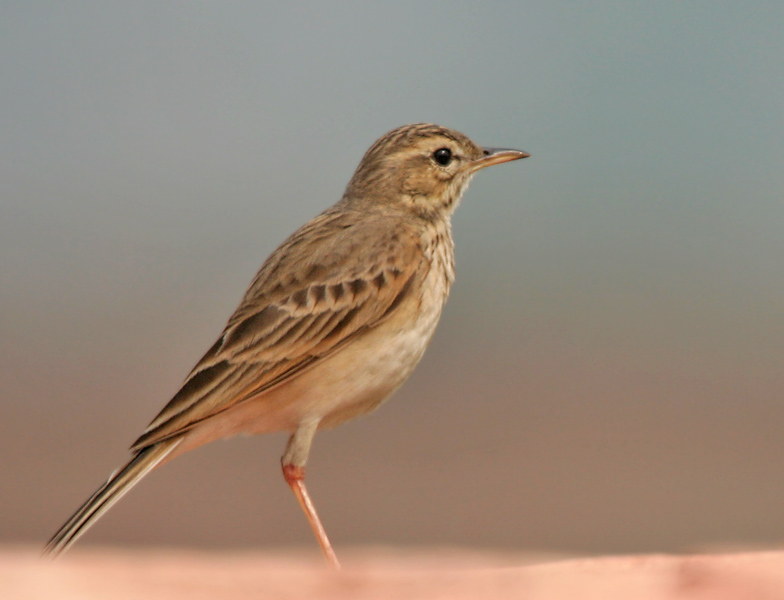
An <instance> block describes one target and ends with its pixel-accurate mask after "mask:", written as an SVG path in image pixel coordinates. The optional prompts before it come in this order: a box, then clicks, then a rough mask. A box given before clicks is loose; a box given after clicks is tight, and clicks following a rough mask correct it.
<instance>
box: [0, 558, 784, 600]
mask: <svg viewBox="0 0 784 600" xmlns="http://www.w3.org/2000/svg"><path fill="white" fill-rule="evenodd" d="M341 557H342V559H343V562H344V565H345V568H344V570H343V571H342V572H339V573H338V572H333V571H330V570H329V569H327V568H326V567H325V566H324V564H323V561H322V560H321V558H320V557H319V556H317V555H315V554H314V553H312V552H295V551H281V552H272V551H269V552H264V553H262V552H220V553H219V552H192V551H179V550H150V551H129V550H114V549H104V550H101V549H89V548H88V549H85V550H81V551H80V550H78V549H77V550H76V551H74V552H73V553H71V554H69V555H67V556H65V557H64V558H62V559H59V560H57V561H54V562H52V561H49V560H45V559H39V558H38V554H37V551H35V550H31V549H29V548H22V549H17V548H5V549H3V550H0V598H2V599H3V600H34V599H36V600H37V599H39V598H40V599H43V598H56V599H58V600H72V599H73V600H75V599H79V600H90V599H93V598H95V599H98V598H100V599H102V600H120V599H122V600H125V599H128V600H130V599H132V598H133V599H138V598H145V599H149V600H156V599H164V598H165V599H167V600H176V599H178V598H188V599H190V600H200V599H202V598H203V599H207V598H221V599H225V600H231V599H234V598H254V599H265V598H285V599H287V600H296V599H300V598H302V599H305V598H308V599H320V598H324V599H338V598H340V599H351V598H373V599H379V600H384V599H390V600H391V599H394V598H405V599H407V600H417V599H420V598H422V599H424V598H427V599H429V600H440V599H444V600H446V599H450V600H461V599H463V598H474V599H475V598H524V599H530V600H556V599H558V600H567V599H569V600H580V599H602V600H612V599H615V598H619V599H620V598H624V599H628V598H633V599H634V600H664V599H672V598H679V599H688V600H709V599H710V600H718V599H727V600H730V599H733V600H736V599H743V600H746V599H778V598H784V552H754V553H741V554H722V555H695V556H664V555H662V556H658V555H648V556H633V557H630V556H621V557H602V558H591V559H569V560H552V559H550V560H544V559H539V560H533V559H531V558H530V557H528V558H526V557H524V556H522V555H508V554H507V555H504V554H494V553H489V552H488V553H481V552H467V551H453V550H431V551H424V550H412V551H405V550H394V551H392V550H384V549H376V548H369V549H354V550H349V551H345V550H344V551H343V552H341Z"/></svg>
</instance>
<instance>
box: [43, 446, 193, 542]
mask: <svg viewBox="0 0 784 600" xmlns="http://www.w3.org/2000/svg"><path fill="white" fill-rule="evenodd" d="M181 441H182V438H172V439H168V440H163V441H161V442H158V443H157V444H153V445H152V446H149V447H148V448H145V449H143V450H141V451H140V452H139V453H138V454H136V455H135V456H134V457H133V458H132V459H131V460H130V461H129V462H128V464H126V465H125V466H124V467H122V468H121V469H118V470H117V471H115V472H114V473H112V474H111V475H110V476H109V480H108V481H107V482H106V483H104V484H103V485H102V486H101V487H100V488H98V490H97V491H96V492H95V493H94V494H93V495H92V496H90V498H89V499H88V500H87V501H86V502H85V503H84V504H82V506H81V507H80V508H79V510H77V511H76V512H75V513H74V514H73V515H72V516H71V518H70V519H68V520H67V521H66V522H65V524H64V525H63V526H62V527H60V529H59V530H58V531H57V533H55V534H54V535H53V536H52V539H51V540H49V543H47V544H46V547H45V548H44V555H52V556H57V555H58V554H60V553H61V552H64V551H65V550H67V549H68V548H69V547H70V546H71V545H72V544H73V543H74V542H76V540H77V539H79V537H81V535H82V534H84V533H85V532H86V531H87V530H88V529H89V528H90V527H91V526H92V525H93V524H94V523H95V522H96V521H97V520H98V518H99V517H100V516H101V515H103V513H105V512H106V511H107V510H109V509H110V508H111V507H112V506H113V505H114V503H115V502H117V501H118V500H119V499H120V498H122V497H123V496H124V495H125V494H126V493H127V492H128V490H130V489H131V488H132V487H133V486H134V485H136V483H138V482H139V480H140V479H141V478H142V477H144V476H145V475H146V474H147V473H149V472H150V471H151V470H152V469H154V468H155V467H156V466H157V465H158V464H159V463H160V462H161V461H162V460H163V459H164V458H166V457H167V456H168V455H169V454H170V453H171V451H172V450H174V449H175V448H176V447H177V446H178V445H179V443H180V442H181Z"/></svg>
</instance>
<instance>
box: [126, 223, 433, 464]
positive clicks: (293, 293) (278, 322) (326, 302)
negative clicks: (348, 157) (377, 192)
mask: <svg viewBox="0 0 784 600" xmlns="http://www.w3.org/2000/svg"><path fill="white" fill-rule="evenodd" d="M338 216H341V215H338ZM350 216H351V215H350V214H349V217H350ZM342 217H343V218H342V219H338V218H334V215H330V214H329V213H325V214H324V215H322V216H321V217H319V218H317V219H315V220H314V221H311V223H308V224H307V225H305V226H304V227H303V230H308V229H309V228H310V229H311V230H313V228H314V223H315V231H314V232H312V233H311V235H310V236H307V235H303V234H302V230H300V231H299V232H297V233H295V234H294V235H293V236H291V238H289V240H287V241H286V242H285V243H284V244H283V245H282V246H281V247H280V248H279V249H278V250H277V251H276V252H275V253H274V254H273V255H272V256H271V257H270V258H269V259H268V260H267V262H266V263H265V264H264V266H263V267H262V269H261V271H259V273H258V275H257V276H256V278H255V279H254V281H253V283H252V284H251V287H250V288H249V290H248V292H247V293H246V295H245V297H244V299H243V301H242V303H241V304H240V306H239V307H238V308H237V310H236V311H235V313H234V315H232V317H231V318H230V319H229V322H228V325H227V326H226V329H225V330H224V331H223V335H222V336H221V337H220V338H219V340H218V341H217V342H216V343H215V344H214V345H213V346H212V348H210V350H209V351H208V352H207V353H206V354H205V355H204V357H203V358H202V359H201V360H200V361H199V363H197V365H196V366H195V367H194V369H193V370H192V371H191V373H190V375H189V376H188V377H187V379H186V380H185V382H184V383H183V386H182V388H181V389H180V390H179V391H178V392H177V394H175V395H174V397H173V398H172V399H171V400H170V401H169V403H168V404H167V405H166V406H165V407H164V408H163V410H162V411H161V412H160V413H159V414H158V416H157V417H156V418H155V419H154V420H153V421H152V422H151V423H150V425H149V426H148V428H147V429H146V430H145V432H144V433H143V434H142V436H141V437H140V438H139V439H138V440H136V442H135V443H134V445H133V446H132V449H133V450H135V451H138V450H139V449H141V448H145V447H147V446H149V445H150V444H154V443H156V442H159V441H161V440H163V439H167V438H171V437H173V436H175V435H179V434H181V433H183V432H184V431H187V430H188V429H190V428H191V427H193V426H194V425H195V424H197V423H199V422H201V421H203V420H205V419H208V418H210V417H211V416H214V415H216V414H218V413H220V412H223V411H225V410H226V409H228V408H230V407H232V406H234V405H235V404H237V403H238V402H242V401H243V400H247V399H249V398H253V397H258V396H259V395H260V394H262V393H263V392H265V391H267V390H269V389H271V388H273V387H275V386H277V385H280V384H281V383H284V382H285V381H287V380H289V379H290V378H292V377H295V376H296V375H298V374H299V373H301V372H302V371H303V370H305V369H308V368H311V367H312V366H314V365H315V364H317V363H318V362H319V361H321V360H323V359H324V358H325V357H327V356H329V355H330V354H332V353H333V352H335V351H336V350H337V349H338V348H340V347H341V346H342V345H343V344H345V343H346V342H347V341H348V340H350V339H352V338H353V337H355V336H357V335H361V334H362V333H363V332H364V331H367V330H368V329H371V328H373V327H376V326H378V325H379V324H380V323H382V322H383V321H385V320H386V319H387V318H388V317H389V316H390V315H391V314H392V312H393V311H394V310H395V309H396V308H397V307H398V306H399V305H400V303H401V302H402V300H403V299H404V298H405V297H406V296H407V295H408V294H409V293H410V292H411V291H412V289H413V287H414V286H415V284H416V283H417V281H422V279H424V277H425V275H426V273H427V271H428V270H429V267H430V265H429V262H428V260H427V259H426V257H425V255H424V253H423V251H422V248H421V247H420V244H419V243H418V241H417V240H412V239H410V238H409V239H405V238H403V237H402V236H401V234H400V233H398V232H397V231H396V228H394V227H391V226H390V225H393V224H391V223H385V224H382V225H387V226H386V227H383V226H382V227H379V224H377V223H376V224H374V223H367V222H366V221H367V218H365V220H364V221H363V222H360V223H359V224H357V223H352V221H351V219H350V218H349V219H347V218H346V215H342ZM319 219H321V221H320V222H318V221H319ZM346 221H348V224H349V225H350V226H351V227H361V228H362V229H363V230H366V231H367V232H368V234H367V235H366V236H363V235H361V232H359V231H356V230H355V231H353V232H352V235H351V236H350V237H349V236H346V235H345V234H344V232H345V230H346V229H348V227H347V223H346ZM379 231H380V233H379ZM358 234H359V235H358ZM349 240H350V243H347V241H349ZM412 242H413V243H412Z"/></svg>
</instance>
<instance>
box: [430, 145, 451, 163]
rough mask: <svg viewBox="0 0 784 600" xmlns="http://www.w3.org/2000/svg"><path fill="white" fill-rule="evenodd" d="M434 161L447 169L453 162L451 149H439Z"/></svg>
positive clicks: (434, 153) (434, 155) (434, 154)
mask: <svg viewBox="0 0 784 600" xmlns="http://www.w3.org/2000/svg"><path fill="white" fill-rule="evenodd" d="M433 160H435V161H436V162H437V163H438V164H439V165H441V166H442V167H445V166H447V165H448V164H449V163H450V162H451V161H452V151H451V150H450V149H449V148H439V149H438V150H436V151H435V152H433Z"/></svg>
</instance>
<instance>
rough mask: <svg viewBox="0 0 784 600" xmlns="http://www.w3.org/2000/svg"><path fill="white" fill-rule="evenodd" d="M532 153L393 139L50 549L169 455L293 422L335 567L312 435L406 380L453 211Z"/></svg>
mask: <svg viewBox="0 0 784 600" xmlns="http://www.w3.org/2000/svg"><path fill="white" fill-rule="evenodd" d="M526 156H528V155H527V154H526V153H524V152H521V151H518V150H493V149H483V148H480V147H479V146H477V145H476V144H474V143H473V142H472V141H471V140H469V139H468V138H467V137H466V136H464V135H463V134H461V133H458V132H456V131H452V130H449V129H446V128H443V127H439V126H437V125H431V124H418V125H409V126H405V127H400V128H398V129H395V130H393V131H391V132H389V133H387V134H386V135H385V136H383V137H381V138H380V139H379V140H378V141H377V142H376V143H375V144H373V146H371V147H370V149H369V150H368V151H367V152H366V153H365V156H364V157H363V159H362V161H361V162H360V164H359V167H358V168H357V170H356V172H355V173H354V176H353V177H352V179H351V181H350V182H349V184H348V186H347V188H346V192H345V194H344V195H343V198H342V199H341V200H340V201H339V202H338V203H337V204H335V205H334V206H332V207H331V208H329V209H328V210H326V211H325V212H324V213H322V214H321V215H319V216H317V217H316V218H315V219H313V220H312V221H310V222H308V223H307V224H305V225H304V226H302V227H301V228H300V229H299V230H298V231H296V232H295V233H294V234H293V235H291V236H290V237H289V238H288V239H287V240H286V241H285V242H284V243H283V244H282V245H281V246H280V247H279V248H278V249H277V250H276V251H275V252H274V253H273V254H272V255H271V256H270V257H269V258H268V259H267V261H266V262H265V263H264V265H263V266H262V268H261V270H260V271H259V273H258V274H257V275H256V277H255V278H254V280H253V282H252V283H251V285H250V287H249V289H248V291H247V292H246V294H245V296H244V298H243V299H242V302H241V303H240V305H239V307H238V308H237V310H236V311H235V312H234V314H233V315H232V316H231V318H230V319H229V322H228V324H227V325H226V328H225V329H224V330H223V333H222V334H221V336H220V338H219V339H218V340H217V342H215V344H214V345H213V346H212V348H210V350H209V351H208V352H207V353H206V354H205V355H204V356H203V357H202V359H201V360H200V361H199V362H198V363H197V364H196V366H195V367H194V369H193V370H192V371H191V373H190V374H189V375H188V377H187V378H186V380H185V382H184V383H183V386H182V388H181V389H180V391H179V392H177V394H175V396H174V397H173V398H172V399H171V400H170V401H169V403H168V404H167V405H166V406H165V407H164V408H163V410H162V411H161V412H160V413H159V414H158V416H156V417H155V419H153V421H152V422H151V423H150V425H149V426H148V427H147V429H146V430H145V431H144V432H143V433H142V435H141V436H140V437H139V438H138V439H137V440H136V442H135V443H134V444H133V445H132V447H131V451H132V452H133V454H134V455H133V457H132V459H131V461H130V462H129V463H128V464H127V465H125V466H124V467H123V468H122V469H120V470H119V471H117V472H116V473H114V474H113V475H112V476H111V477H110V478H109V480H108V481H107V482H106V483H105V484H104V485H103V486H102V487H101V488H100V489H99V490H98V491H97V492H96V493H95V494H94V495H93V496H92V497H91V498H90V499H88V500H87V502H85V504H84V505H83V506H82V507H81V508H80V509H79V510H78V511H77V512H76V513H75V514H74V515H73V516H72V517H71V519H69V521H68V522H66V523H65V524H64V525H63V526H62V527H61V528H60V530H59V531H58V532H57V533H56V534H55V535H54V537H53V538H52V539H51V540H50V542H49V544H48V545H47V547H46V549H45V552H47V553H59V552H61V551H62V550H64V549H66V548H67V547H68V546H70V545H71V544H72V543H73V542H74V541H76V539H77V538H78V537H79V536H80V535H81V534H83V533H84V532H85V531H86V530H87V528H88V527H89V526H90V525H91V524H92V523H94V522H95V520H97V518H98V517H99V516H100V515H101V514H103V513H104V512H105V511H106V510H108V508H109V507H110V506H111V505H112V504H114V502H116V501H117V500H119V498H120V497H121V496H122V495H123V494H124V493H125V492H127V491H128V490H129V489H130V488H131V487H132V486H133V485H134V484H135V483H136V482H138V481H139V480H140V479H141V478H142V477H143V476H144V475H145V474H146V473H148V472H149V471H150V470H152V469H153V468H155V467H156V466H158V465H159V464H161V463H162V462H164V461H168V460H171V459H172V458H174V457H175V456H177V455H179V454H182V453H183V452H186V451H187V450H190V449H193V448H195V447H197V446H200V445H202V444H205V443H207V442H210V441H213V440H215V439H219V438H223V437H228V436H231V435H234V434H237V433H266V432H271V431H280V430H287V431H291V432H292V436H291V438H290V440H289V444H288V446H287V449H286V453H285V454H284V456H283V459H282V465H283V472H284V476H285V478H286V481H287V482H288V483H289V485H290V486H291V487H292V490H293V491H294V493H295V494H296V496H297V498H298V500H299V501H300V504H301V505H302V508H303V510H304V511H305V514H306V516H307V517H308V519H309V521H310V523H311V525H312V526H313V529H314V533H315V534H316V537H317V539H318V541H319V543H320V544H321V547H322V549H323V550H324V553H325V555H326V556H327V558H328V560H330V562H332V563H333V564H334V565H336V566H337V564H338V563H337V559H336V557H335V555H334V552H333V551H332V548H331V546H330V544H329V540H328V539H327V537H326V534H325V533H324V530H323V527H322V526H321V523H320V522H319V520H318V516H317V515H316V512H315V508H313V505H312V502H311V501H310V498H309V497H308V495H307V491H306V489H305V486H304V466H305V462H306V460H307V455H308V451H309V449H310V444H311V441H312V439H313V435H314V434H315V432H316V430H317V429H319V428H323V427H331V426H334V425H338V424H339V423H342V422H344V421H346V420H348V419H350V418H352V417H355V416H357V415H359V414H363V413H366V412H368V411H370V410H372V409H373V408H375V407H376V406H378V404H380V403H381V402H382V401H383V400H385V399H386V398H387V397H388V396H389V395H390V394H391V393H392V392H394V391H395V389H397V387H398V386H399V385H400V384H402V383H403V381H405V379H406V378H407V377H408V375H409V374H410V373H411V371H412V370H413V368H414V367H415V366H416V364H417V362H418V361H419V359H420V358H421V356H422V354H423V353H424V351H425V348H426V347H427V344H428V342H429V340H430V338H431V336H432V334H433V331H434V330H435V326H436V324H437V322H438V319H439V317H440V314H441V309H442V307H443V305H444V303H445V302H446V298H447V295H448V293H449V288H450V286H451V284H452V281H453V280H454V253H453V242H452V234H451V226H450V216H451V214H452V211H453V210H454V208H455V207H456V205H457V203H458V202H459V200H460V197H461V196H462V194H463V192H464V191H465V189H466V187H467V186H468V183H469V181H470V179H471V177H472V176H473V174H474V173H475V172H476V171H478V170H479V169H481V168H483V167H485V166H489V165H492V164H498V163H500V162H506V161H509V160H516V159H519V158H525V157H526Z"/></svg>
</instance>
